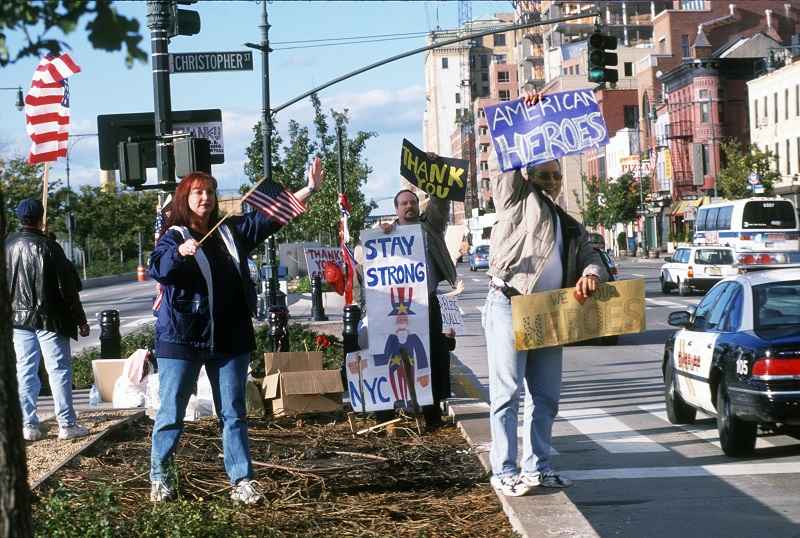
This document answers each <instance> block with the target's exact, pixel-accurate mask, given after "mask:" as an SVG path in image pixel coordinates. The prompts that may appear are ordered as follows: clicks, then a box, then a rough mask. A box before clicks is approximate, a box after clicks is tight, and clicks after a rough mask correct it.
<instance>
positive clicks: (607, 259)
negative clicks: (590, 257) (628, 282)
mask: <svg viewBox="0 0 800 538" xmlns="http://www.w3.org/2000/svg"><path fill="white" fill-rule="evenodd" d="M594 249H595V250H596V251H597V253H598V254H600V257H601V258H603V263H604V264H605V266H606V269H608V274H609V275H610V278H609V281H611V280H613V281H614V282H616V281H618V280H619V274H618V272H617V266H616V265H614V261H613V260H612V259H611V256H609V255H608V252H606V251H605V250H603V249H602V248H599V247H594Z"/></svg>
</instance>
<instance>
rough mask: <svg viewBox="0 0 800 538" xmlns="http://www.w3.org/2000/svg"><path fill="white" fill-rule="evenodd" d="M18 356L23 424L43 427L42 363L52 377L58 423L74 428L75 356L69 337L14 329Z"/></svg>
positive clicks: (15, 349) (49, 332)
mask: <svg viewBox="0 0 800 538" xmlns="http://www.w3.org/2000/svg"><path fill="white" fill-rule="evenodd" d="M13 338H14V353H15V354H16V356H17V385H18V387H19V405H20V407H21V408H22V425H23V426H27V427H29V428H38V427H39V418H38V417H37V416H36V399H37V398H38V397H39V391H40V390H41V388H42V383H41V381H39V362H40V361H41V360H42V359H43V358H44V367H45V369H46V370H47V373H48V374H49V376H50V388H51V390H52V392H53V405H54V407H55V412H56V421H58V425H59V426H62V427H70V426H74V425H75V423H76V421H77V417H76V416H75V409H74V408H73V407H72V356H71V355H70V348H69V336H64V335H61V334H58V333H54V332H51V331H41V330H36V329H14V336H13Z"/></svg>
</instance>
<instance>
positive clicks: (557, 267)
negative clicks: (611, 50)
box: [481, 92, 607, 496]
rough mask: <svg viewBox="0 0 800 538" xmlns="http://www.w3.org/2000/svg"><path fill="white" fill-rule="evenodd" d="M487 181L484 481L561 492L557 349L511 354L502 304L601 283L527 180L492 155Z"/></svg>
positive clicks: (548, 166)
mask: <svg viewBox="0 0 800 538" xmlns="http://www.w3.org/2000/svg"><path fill="white" fill-rule="evenodd" d="M525 99H526V104H527V105H532V104H535V103H536V102H538V100H539V99H540V95H539V94H531V93H527V92H526V95H525ZM489 175H490V180H491V183H492V197H493V199H494V203H495V207H496V208H497V220H496V222H495V225H494V228H493V229H492V237H491V243H490V257H489V270H488V271H487V275H488V276H489V277H490V278H491V283H490V289H489V294H488V296H487V298H486V304H485V305H484V308H483V311H482V316H481V321H482V324H483V327H484V330H485V332H486V348H487V354H488V360H489V393H490V400H491V402H490V404H491V411H490V423H491V431H492V447H491V452H490V461H491V464H492V475H493V476H492V479H491V482H492V485H493V486H494V487H495V489H497V490H499V491H502V492H503V494H505V495H507V496H520V495H525V494H526V493H528V492H529V491H530V489H531V488H532V487H536V486H542V487H551V488H564V487H568V486H570V485H571V484H572V482H571V481H570V480H569V479H567V478H565V477H563V476H561V475H559V474H557V473H556V472H555V471H554V470H553V469H552V468H551V467H550V459H549V457H550V445H551V438H552V429H553V423H554V421H555V417H556V414H557V413H558V401H559V399H560V397H561V375H562V347H561V346H552V347H546V348H541V349H536V350H529V351H517V350H516V348H515V346H514V328H513V321H512V318H511V300H510V297H512V296H514V295H519V294H523V295H525V294H530V293H537V292H543V291H550V290H554V289H559V288H564V287H571V286H575V289H576V291H577V292H578V293H580V294H582V295H584V296H587V295H591V293H592V292H594V290H595V289H597V285H598V284H600V283H601V282H603V281H604V280H605V279H606V278H607V277H606V276H605V275H606V271H605V270H604V268H603V265H602V261H601V259H600V257H599V254H597V253H596V252H595V251H594V249H593V248H592V246H591V245H590V244H589V243H588V241H581V240H580V236H581V235H582V234H585V233H586V231H585V230H581V229H573V227H572V226H567V224H568V223H566V222H562V219H560V218H559V217H558V213H557V212H556V209H555V205H554V204H553V202H552V200H550V198H549V197H548V196H547V195H546V194H544V193H543V192H542V191H541V189H540V188H538V187H537V186H536V185H534V183H533V182H532V181H529V180H528V178H527V174H525V173H524V172H523V171H520V170H513V171H510V172H501V171H500V168H499V164H498V161H497V156H496V154H495V153H494V151H492V155H491V156H490V159H489ZM556 175H557V176H558V178H559V179H560V176H561V169H560V166H559V165H558V162H556V161H549V162H545V163H541V164H538V165H536V166H535V167H534V170H533V176H534V177H539V178H541V179H545V176H549V177H550V178H554V177H556ZM579 228H582V227H581V226H579ZM601 275H603V276H601ZM523 383H525V388H526V390H527V391H528V392H529V393H530V397H531V400H530V401H531V404H530V406H528V407H527V408H526V412H525V417H524V425H523V430H522V431H523V434H522V435H523V454H522V462H521V468H522V469H521V472H520V470H519V469H518V468H517V425H518V413H519V399H520V390H521V388H522V385H523Z"/></svg>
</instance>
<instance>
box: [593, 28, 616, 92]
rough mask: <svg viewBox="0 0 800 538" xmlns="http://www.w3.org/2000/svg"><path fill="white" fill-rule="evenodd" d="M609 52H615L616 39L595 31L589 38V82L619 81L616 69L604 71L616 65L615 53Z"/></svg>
mask: <svg viewBox="0 0 800 538" xmlns="http://www.w3.org/2000/svg"><path fill="white" fill-rule="evenodd" d="M609 50H617V38H616V37H614V36H610V35H603V34H601V33H600V31H599V30H595V32H594V33H593V34H591V35H590V36H589V82H618V81H619V73H617V70H616V69H606V67H608V66H614V65H617V53H616V52H607V51H609Z"/></svg>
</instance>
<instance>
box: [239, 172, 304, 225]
mask: <svg viewBox="0 0 800 538" xmlns="http://www.w3.org/2000/svg"><path fill="white" fill-rule="evenodd" d="M242 201H244V202H246V203H248V204H250V205H251V206H253V207H254V208H256V209H258V210H259V211H261V212H262V213H264V214H265V215H267V216H268V217H270V218H271V219H272V220H274V221H276V222H279V223H281V224H282V225H284V226H286V225H287V224H289V222H290V221H291V220H292V219H293V218H295V217H296V216H297V215H299V214H300V213H303V212H304V211H305V210H306V206H304V205H303V204H302V202H300V200H298V199H297V198H296V197H295V196H294V194H292V193H291V192H289V191H288V190H286V189H285V188H284V187H283V186H282V185H280V184H279V183H275V182H274V181H272V180H271V179H269V178H266V177H265V178H264V179H262V180H261V182H260V183H258V185H256V186H255V188H253V190H251V191H250V192H249V193H248V194H246V195H245V196H244V198H243V199H242Z"/></svg>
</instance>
